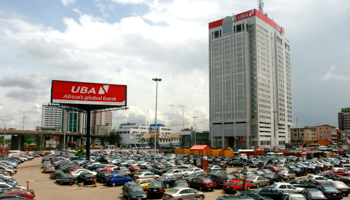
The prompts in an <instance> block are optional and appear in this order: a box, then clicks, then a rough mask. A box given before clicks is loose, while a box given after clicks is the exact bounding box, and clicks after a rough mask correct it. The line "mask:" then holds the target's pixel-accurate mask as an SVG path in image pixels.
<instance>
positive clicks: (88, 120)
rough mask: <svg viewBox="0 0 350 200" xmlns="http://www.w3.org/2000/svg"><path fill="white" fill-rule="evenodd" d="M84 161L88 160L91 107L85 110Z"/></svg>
mask: <svg viewBox="0 0 350 200" xmlns="http://www.w3.org/2000/svg"><path fill="white" fill-rule="evenodd" d="M86 121H87V122H86V160H90V122H91V106H87V108H86Z"/></svg>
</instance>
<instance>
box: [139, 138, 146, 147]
mask: <svg viewBox="0 0 350 200" xmlns="http://www.w3.org/2000/svg"><path fill="white" fill-rule="evenodd" d="M139 142H140V143H141V146H143V143H144V142H145V138H144V137H142V138H141V139H140V140H139Z"/></svg>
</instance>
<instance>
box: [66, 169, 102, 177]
mask: <svg viewBox="0 0 350 200" xmlns="http://www.w3.org/2000/svg"><path fill="white" fill-rule="evenodd" d="M81 173H90V174H93V175H95V176H96V174H97V172H94V171H90V170H88V169H74V170H73V171H72V172H71V173H70V174H72V176H73V177H74V178H77V177H78V176H79V175H80V174H81Z"/></svg>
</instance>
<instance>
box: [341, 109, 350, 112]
mask: <svg viewBox="0 0 350 200" xmlns="http://www.w3.org/2000/svg"><path fill="white" fill-rule="evenodd" d="M341 112H350V108H342V109H341Z"/></svg>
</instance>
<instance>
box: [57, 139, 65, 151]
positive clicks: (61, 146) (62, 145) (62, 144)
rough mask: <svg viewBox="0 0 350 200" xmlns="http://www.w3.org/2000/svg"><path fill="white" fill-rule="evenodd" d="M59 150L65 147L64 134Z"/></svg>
mask: <svg viewBox="0 0 350 200" xmlns="http://www.w3.org/2000/svg"><path fill="white" fill-rule="evenodd" d="M58 149H59V150H63V149H64V136H60V146H59V147H58Z"/></svg>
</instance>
